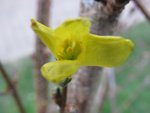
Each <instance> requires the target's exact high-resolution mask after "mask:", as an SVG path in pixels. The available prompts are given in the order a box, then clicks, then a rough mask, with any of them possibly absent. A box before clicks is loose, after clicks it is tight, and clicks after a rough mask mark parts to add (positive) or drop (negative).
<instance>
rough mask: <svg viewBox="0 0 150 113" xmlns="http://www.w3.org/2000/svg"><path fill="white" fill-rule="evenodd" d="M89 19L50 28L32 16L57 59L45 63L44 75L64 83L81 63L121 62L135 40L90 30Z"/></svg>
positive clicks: (48, 78) (32, 20)
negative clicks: (93, 32)
mask: <svg viewBox="0 0 150 113" xmlns="http://www.w3.org/2000/svg"><path fill="white" fill-rule="evenodd" d="M90 25H91V23H90V21H89V20H88V19H86V18H78V19H71V20H67V21H65V22H63V23H62V24H61V25H60V26H58V27H57V28H56V29H54V30H53V29H51V28H49V27H47V26H45V25H43V24H41V23H39V22H37V21H35V20H34V19H31V27H32V29H33V31H34V32H35V33H36V34H37V35H38V36H39V37H40V39H41V41H42V42H43V43H44V44H45V45H46V46H47V47H48V48H49V49H50V50H51V52H52V54H53V55H54V56H55V58H56V60H57V61H55V62H49V63H47V64H44V66H42V68H41V72H42V75H43V76H44V77H45V78H46V79H47V80H48V81H51V82H54V83H61V82H62V81H64V80H65V79H67V78H70V77H71V75H72V74H73V73H75V72H76V71H77V69H78V68H79V67H80V66H103V67H114V66H118V65H120V64H122V63H123V62H124V61H125V60H126V59H127V57H128V56H129V54H130V53H131V51H132V49H133V43H132V42H131V41H130V40H128V39H124V38H122V37H119V36H98V35H94V34H90V33H89V28H90Z"/></svg>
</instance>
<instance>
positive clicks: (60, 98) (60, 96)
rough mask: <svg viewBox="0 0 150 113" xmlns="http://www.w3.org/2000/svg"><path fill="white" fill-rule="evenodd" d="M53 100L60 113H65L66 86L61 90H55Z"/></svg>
mask: <svg viewBox="0 0 150 113" xmlns="http://www.w3.org/2000/svg"><path fill="white" fill-rule="evenodd" d="M53 99H54V101H55V103H56V104H57V105H58V106H59V108H60V113H66V109H65V108H66V101H67V86H65V87H62V88H57V89H56V92H55V93H54V94H53Z"/></svg>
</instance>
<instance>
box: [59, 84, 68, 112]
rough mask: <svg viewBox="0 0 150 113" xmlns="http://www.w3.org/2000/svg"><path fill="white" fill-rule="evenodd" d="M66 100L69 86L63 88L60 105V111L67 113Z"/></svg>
mask: <svg viewBox="0 0 150 113" xmlns="http://www.w3.org/2000/svg"><path fill="white" fill-rule="evenodd" d="M66 101H67V86H66V87H64V88H63V89H62V103H61V107H60V113H65V107H66Z"/></svg>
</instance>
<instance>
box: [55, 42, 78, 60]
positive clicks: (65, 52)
mask: <svg viewBox="0 0 150 113" xmlns="http://www.w3.org/2000/svg"><path fill="white" fill-rule="evenodd" d="M80 52H81V43H80V42H79V41H74V40H68V39H67V40H65V41H64V42H63V43H62V44H61V45H59V46H58V48H57V55H56V58H57V60H64V59H67V60H74V59H76V58H77V57H78V55H79V54H80Z"/></svg>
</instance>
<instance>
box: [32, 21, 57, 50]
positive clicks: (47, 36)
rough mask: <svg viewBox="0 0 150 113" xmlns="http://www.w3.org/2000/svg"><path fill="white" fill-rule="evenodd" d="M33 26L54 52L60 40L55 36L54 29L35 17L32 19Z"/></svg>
mask: <svg viewBox="0 0 150 113" xmlns="http://www.w3.org/2000/svg"><path fill="white" fill-rule="evenodd" d="M31 28H32V29H33V31H34V32H35V33H36V34H37V35H38V36H39V38H40V39H41V41H42V42H43V43H44V44H45V45H46V46H47V47H48V48H49V49H50V50H51V51H52V52H53V51H54V48H55V45H56V43H57V41H58V40H59V39H57V37H55V36H54V34H53V30H52V29H51V28H49V27H47V26H45V25H43V24H41V23H39V22H37V21H36V20H34V19H31Z"/></svg>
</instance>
